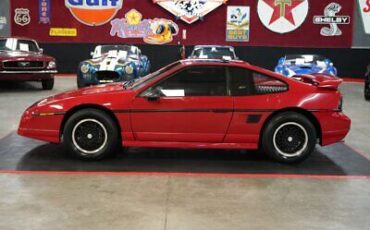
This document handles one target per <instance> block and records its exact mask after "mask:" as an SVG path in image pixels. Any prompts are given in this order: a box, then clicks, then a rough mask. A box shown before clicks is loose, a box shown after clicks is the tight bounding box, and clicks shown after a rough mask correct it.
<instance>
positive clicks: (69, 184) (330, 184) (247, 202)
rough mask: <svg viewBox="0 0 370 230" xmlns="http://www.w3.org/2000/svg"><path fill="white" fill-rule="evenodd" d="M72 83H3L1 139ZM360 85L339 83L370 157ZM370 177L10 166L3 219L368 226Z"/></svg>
mask: <svg viewBox="0 0 370 230" xmlns="http://www.w3.org/2000/svg"><path fill="white" fill-rule="evenodd" d="M74 87H75V78H73V77H58V78H57V81H56V86H55V90H53V91H52V92H46V91H42V90H39V89H40V86H39V85H37V84H33V83H32V84H28V83H27V84H23V83H12V84H10V85H9V84H3V83H1V84H0V94H1V97H0V105H1V110H0V139H3V140H4V138H6V137H7V136H9V134H10V135H14V131H15V130H16V128H17V125H18V122H19V118H20V116H21V114H22V112H23V111H24V109H25V108H26V107H27V106H29V105H31V104H32V103H33V102H35V101H36V100H38V99H40V98H42V97H44V96H47V95H49V94H54V93H57V92H59V91H64V90H67V89H73V88H74ZM362 90H363V84H360V83H345V84H343V86H342V91H343V93H344V95H345V105H344V107H345V112H346V114H347V115H349V116H350V117H351V118H352V122H353V124H352V129H351V133H350V134H349V136H348V137H347V139H346V143H347V144H348V145H349V146H351V147H353V148H354V149H356V150H358V151H359V152H361V153H363V154H367V156H368V157H369V158H370V142H369V141H368V140H369V139H370V125H369V124H370V116H369V114H370V103H369V102H365V101H364V100H363V96H362ZM0 142H1V140H0ZM0 147H1V146H0ZM364 160H365V159H364ZM369 164H370V162H369ZM369 182H370V180H369V177H327V176H321V177H320V176H317V177H310V176H296V177H295V176H287V175H274V176H263V175H259V176H257V175H250V174H249V175H240V174H238V175H228V174H217V175H211V174H201V173H197V174H189V175H186V174H166V173H162V174H150V173H122V174H119V173H107V172H106V173H83V172H65V173H63V172H6V171H4V172H0V183H1V190H0V229H297V227H299V228H301V229H367V228H368V226H370V218H369V213H370V192H369V191H370V183H369Z"/></svg>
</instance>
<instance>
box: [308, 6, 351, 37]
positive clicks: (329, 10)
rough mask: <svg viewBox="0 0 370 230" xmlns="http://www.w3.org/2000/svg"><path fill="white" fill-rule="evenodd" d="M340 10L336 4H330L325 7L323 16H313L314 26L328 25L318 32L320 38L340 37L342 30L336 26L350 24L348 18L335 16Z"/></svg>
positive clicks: (340, 7) (349, 18)
mask: <svg viewBox="0 0 370 230" xmlns="http://www.w3.org/2000/svg"><path fill="white" fill-rule="evenodd" d="M341 10H342V6H341V5H339V4H338V3H335V2H332V3H330V4H329V5H327V6H326V7H325V10H324V15H322V16H314V18H313V23H314V24H319V25H322V24H324V25H325V24H329V27H323V28H322V29H321V31H320V34H321V35H322V36H341V35H342V30H341V29H340V28H339V26H338V25H343V24H350V22H351V17H350V16H339V15H338V16H337V14H338V13H339V12H340V11H341Z"/></svg>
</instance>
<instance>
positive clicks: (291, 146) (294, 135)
mask: <svg viewBox="0 0 370 230" xmlns="http://www.w3.org/2000/svg"><path fill="white" fill-rule="evenodd" d="M262 135H263V136H262V141H261V145H262V149H263V151H264V152H265V154H267V155H268V156H269V157H270V158H271V159H273V160H275V161H277V162H280V163H298V162H301V161H303V160H305V159H306V158H307V157H308V156H309V155H310V154H311V153H312V152H313V151H314V149H315V146H316V138H317V134H316V129H315V127H314V125H313V124H312V123H311V122H310V121H309V120H308V119H307V118H306V117H305V116H303V115H301V114H299V113H295V112H284V113H281V114H278V115H276V116H274V117H273V118H272V119H271V120H270V121H269V123H268V124H267V126H266V127H265V129H264V131H263V134H262Z"/></svg>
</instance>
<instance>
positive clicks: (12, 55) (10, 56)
mask: <svg viewBox="0 0 370 230" xmlns="http://www.w3.org/2000/svg"><path fill="white" fill-rule="evenodd" d="M10 60H33V61H54V60H55V58H53V57H50V56H48V55H45V54H42V53H37V52H22V51H0V61H10Z"/></svg>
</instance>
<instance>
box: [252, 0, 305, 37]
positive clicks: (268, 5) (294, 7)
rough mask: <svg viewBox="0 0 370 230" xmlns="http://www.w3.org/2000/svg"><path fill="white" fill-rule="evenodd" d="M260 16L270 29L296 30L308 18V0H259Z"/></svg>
mask: <svg viewBox="0 0 370 230" xmlns="http://www.w3.org/2000/svg"><path fill="white" fill-rule="evenodd" d="M257 8H258V16H259V18H260V20H261V22H262V24H263V25H264V26H265V27H266V28H267V29H269V30H271V31H273V32H275V33H279V34H285V33H289V32H292V31H294V30H296V29H297V28H298V27H300V26H301V25H302V24H303V22H304V21H305V20H306V17H307V14H308V9H309V6H308V0H258V7H257Z"/></svg>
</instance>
